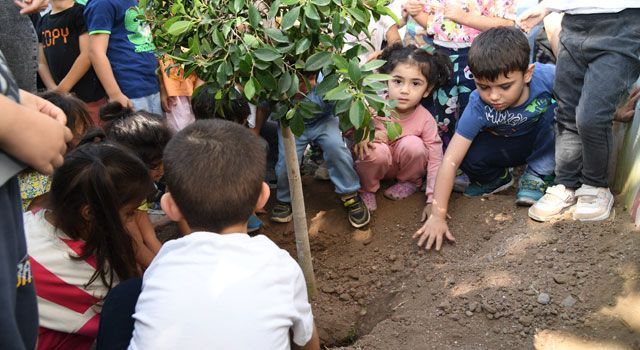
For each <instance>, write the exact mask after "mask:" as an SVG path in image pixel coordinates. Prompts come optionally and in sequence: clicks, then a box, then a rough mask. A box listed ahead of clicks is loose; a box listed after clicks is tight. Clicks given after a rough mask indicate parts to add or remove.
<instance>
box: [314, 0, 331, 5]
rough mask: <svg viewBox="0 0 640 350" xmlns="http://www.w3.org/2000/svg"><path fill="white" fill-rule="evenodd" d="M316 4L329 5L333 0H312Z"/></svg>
mask: <svg viewBox="0 0 640 350" xmlns="http://www.w3.org/2000/svg"><path fill="white" fill-rule="evenodd" d="M311 2H312V3H313V4H314V5H317V6H327V5H329V4H330V3H331V0H311Z"/></svg>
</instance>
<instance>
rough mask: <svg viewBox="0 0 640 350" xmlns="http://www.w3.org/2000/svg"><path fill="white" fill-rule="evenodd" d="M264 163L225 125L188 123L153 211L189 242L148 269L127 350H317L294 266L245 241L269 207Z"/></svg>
mask: <svg viewBox="0 0 640 350" xmlns="http://www.w3.org/2000/svg"><path fill="white" fill-rule="evenodd" d="M265 159H266V155H265V150H264V147H263V145H262V144H261V143H260V141H259V139H258V138H256V137H252V136H251V131H249V130H247V129H246V128H244V127H242V126H241V125H238V124H235V123H232V122H229V121H223V120H200V121H196V122H195V123H194V124H191V125H189V126H187V127H186V128H184V129H183V130H182V131H180V132H179V133H177V134H176V135H175V136H174V138H173V139H172V140H171V141H170V142H169V144H168V145H167V147H166V149H165V153H164V167H165V179H166V181H167V188H168V190H169V192H167V193H165V195H164V196H163V197H162V200H161V205H162V208H163V210H164V211H165V212H166V214H167V216H168V217H169V218H171V219H172V220H175V221H178V220H180V219H183V218H184V219H186V221H187V223H188V225H189V227H190V228H191V229H192V233H190V234H189V235H186V236H185V237H182V238H180V239H177V240H175V241H170V242H167V243H165V244H164V245H163V247H162V248H161V250H160V252H159V253H158V255H157V256H156V257H155V259H154V260H153V262H152V263H151V266H149V268H148V269H147V271H146V273H145V275H144V279H143V283H142V292H141V294H140V297H139V299H138V302H137V305H136V308H135V314H134V315H133V318H134V319H135V329H134V332H133V339H131V343H130V345H129V349H204V348H208V349H290V347H291V344H290V341H291V340H293V342H294V343H295V344H297V345H299V346H303V348H304V349H319V340H318V335H317V332H316V331H315V327H314V323H313V315H312V313H311V306H310V305H309V302H308V300H307V289H306V286H305V280H304V276H303V274H302V271H301V270H300V267H299V266H298V264H297V263H296V262H295V261H294V260H293V259H292V258H291V256H290V255H289V254H288V253H287V252H286V251H284V250H282V249H280V248H278V247H277V246H276V245H275V244H274V243H273V242H272V241H270V240H269V239H268V238H267V237H265V236H262V235H258V236H256V237H250V236H249V235H248V234H247V221H248V219H249V216H251V214H252V213H253V211H254V210H255V209H256V208H261V207H263V206H264V204H265V203H266V201H267V199H268V198H269V187H268V186H267V184H266V183H264V182H263V181H262V180H263V178H264V172H265ZM290 332H291V334H292V336H290Z"/></svg>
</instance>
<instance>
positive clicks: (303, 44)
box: [296, 37, 311, 55]
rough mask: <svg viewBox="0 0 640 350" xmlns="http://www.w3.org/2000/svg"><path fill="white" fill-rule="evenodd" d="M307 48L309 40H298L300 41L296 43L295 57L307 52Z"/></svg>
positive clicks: (309, 44)
mask: <svg viewBox="0 0 640 350" xmlns="http://www.w3.org/2000/svg"><path fill="white" fill-rule="evenodd" d="M309 47H311V40H310V39H309V38H306V37H305V38H302V39H300V41H298V42H297V43H296V55H299V54H301V53H303V52H305V51H307V49H309Z"/></svg>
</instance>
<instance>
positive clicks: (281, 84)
mask: <svg viewBox="0 0 640 350" xmlns="http://www.w3.org/2000/svg"><path fill="white" fill-rule="evenodd" d="M291 80H292V79H291V75H289V73H287V72H284V73H282V75H281V76H280V79H278V92H279V93H281V94H282V93H284V92H286V91H287V90H289V88H290V87H291Z"/></svg>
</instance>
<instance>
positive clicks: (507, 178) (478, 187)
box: [463, 169, 513, 197]
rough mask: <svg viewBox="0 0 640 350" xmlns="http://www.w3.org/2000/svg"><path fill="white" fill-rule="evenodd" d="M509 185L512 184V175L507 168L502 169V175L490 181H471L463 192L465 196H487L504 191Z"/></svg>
mask: <svg viewBox="0 0 640 350" xmlns="http://www.w3.org/2000/svg"><path fill="white" fill-rule="evenodd" d="M511 185H513V175H511V172H510V171H509V169H504V175H502V176H499V177H498V178H496V179H494V180H493V181H491V182H488V183H484V184H481V183H479V182H477V181H473V182H471V183H470V184H469V186H468V187H467V189H465V190H464V193H463V194H464V195H465V196H467V197H478V196H488V195H490V194H494V193H498V192H501V191H504V190H506V189H507V188H509V187H511Z"/></svg>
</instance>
